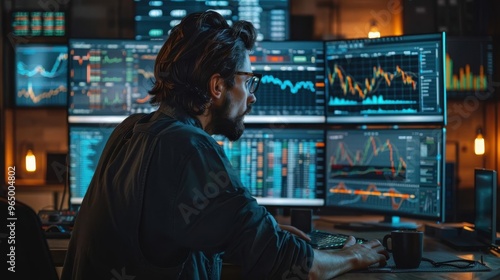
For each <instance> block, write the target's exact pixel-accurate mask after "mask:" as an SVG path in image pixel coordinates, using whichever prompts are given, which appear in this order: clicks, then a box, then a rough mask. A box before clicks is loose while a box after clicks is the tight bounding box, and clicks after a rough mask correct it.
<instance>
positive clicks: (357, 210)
mask: <svg viewBox="0 0 500 280" xmlns="http://www.w3.org/2000/svg"><path fill="white" fill-rule="evenodd" d="M336 129H337V130H338V129H339V128H336ZM331 130H332V131H333V130H335V129H331ZM344 130H345V131H367V132H373V131H405V132H412V131H415V130H418V131H426V132H432V131H435V132H439V133H440V135H439V136H440V137H439V138H440V140H441V143H440V148H441V162H440V163H439V168H440V170H441V174H440V176H441V180H439V181H438V184H441V186H440V187H439V192H438V195H439V197H440V203H439V211H440V213H439V215H432V216H431V215H424V214H422V213H411V212H398V211H390V210H380V209H369V208H363V207H356V206H339V205H331V204H329V203H328V198H327V194H326V193H327V192H328V188H329V187H328V166H327V164H328V163H327V162H326V161H325V207H324V212H325V213H335V212H336V211H338V212H340V213H352V214H364V215H373V214H375V215H382V216H384V217H385V218H384V219H385V220H387V219H389V220H390V219H391V217H393V218H396V220H397V219H399V217H405V218H413V219H422V220H428V221H436V222H444V221H445V218H446V215H445V214H446V213H445V209H446V197H445V188H446V185H445V184H446V176H445V172H446V169H445V168H446V160H445V158H444V155H445V153H446V128H444V127H414V128H413V127H404V128H400V127H393V128H389V127H383V128H371V127H370V128H365V127H349V128H344ZM329 131H330V130H327V131H326V133H325V157H328V135H329ZM393 220H394V219H393ZM384 222H385V221H384Z"/></svg>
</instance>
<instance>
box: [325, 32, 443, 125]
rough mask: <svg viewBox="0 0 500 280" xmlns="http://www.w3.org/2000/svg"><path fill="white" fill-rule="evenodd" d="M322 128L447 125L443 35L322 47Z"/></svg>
mask: <svg viewBox="0 0 500 280" xmlns="http://www.w3.org/2000/svg"><path fill="white" fill-rule="evenodd" d="M325 56H326V92H327V100H326V103H327V104H326V108H327V122H328V123H332V124H346V123H347V124H374V123H378V124H387V123H390V124H394V123H396V124H398V123H412V124H415V123H427V124H428V123H435V124H441V125H443V124H446V89H445V74H447V73H446V72H445V68H444V65H445V35H444V33H437V34H422V35H403V36H394V37H382V38H375V39H368V38H366V39H349V40H338V41H325Z"/></svg>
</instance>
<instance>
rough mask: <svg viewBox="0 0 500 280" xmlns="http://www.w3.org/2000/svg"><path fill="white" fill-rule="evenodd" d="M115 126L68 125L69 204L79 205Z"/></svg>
mask: <svg viewBox="0 0 500 280" xmlns="http://www.w3.org/2000/svg"><path fill="white" fill-rule="evenodd" d="M114 128H115V125H99V124H94V125H77V124H70V125H69V163H70V167H69V168H70V170H69V171H70V177H69V186H70V190H71V198H70V202H71V204H80V203H81V202H82V200H83V197H84V196H85V193H86V192H87V189H88V187H89V184H90V181H91V180H92V177H93V176H94V172H95V170H96V168H97V163H98V162H99V158H100V157H101V153H102V151H103V149H104V146H105V145H106V142H107V141H108V138H109V136H110V135H111V132H113V129H114Z"/></svg>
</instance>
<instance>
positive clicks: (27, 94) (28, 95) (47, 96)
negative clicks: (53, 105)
mask: <svg viewBox="0 0 500 280" xmlns="http://www.w3.org/2000/svg"><path fill="white" fill-rule="evenodd" d="M67 91H68V90H67V88H66V86H63V85H60V86H58V87H57V88H54V89H50V90H48V91H44V92H41V93H38V94H37V93H35V91H34V90H33V85H32V84H31V83H29V84H28V88H27V89H21V90H19V91H18V92H17V99H18V100H19V101H18V105H20V104H21V103H25V104H35V105H37V104H44V103H45V102H47V101H50V100H51V99H55V98H57V97H59V95H61V96H60V99H62V100H66V96H64V94H65V93H67ZM22 99H26V100H25V101H24V102H22V101H21V100H22Z"/></svg>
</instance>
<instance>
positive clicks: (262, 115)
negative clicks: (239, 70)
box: [245, 41, 325, 123]
mask: <svg viewBox="0 0 500 280" xmlns="http://www.w3.org/2000/svg"><path fill="white" fill-rule="evenodd" d="M250 61H251V63H252V70H253V71H254V72H257V73H260V74H262V79H261V83H260V86H259V89H258V91H257V93H256V97H257V102H256V103H255V104H254V106H253V108H252V112H251V113H250V114H249V115H247V116H246V117H245V122H246V123H324V122H325V83H324V52H323V42H321V41H284V42H269V41H266V42H257V44H256V47H255V49H254V50H253V52H252V54H251V55H250Z"/></svg>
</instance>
